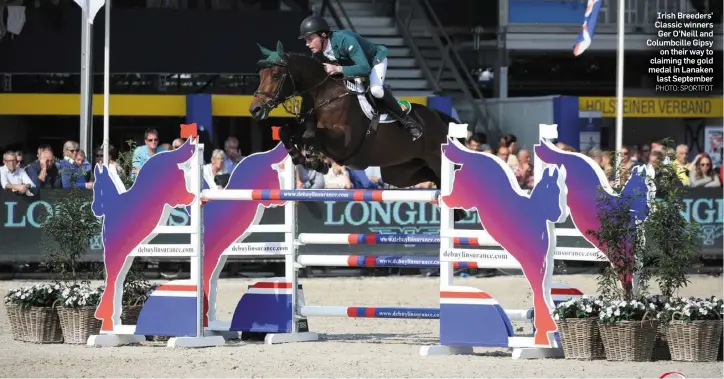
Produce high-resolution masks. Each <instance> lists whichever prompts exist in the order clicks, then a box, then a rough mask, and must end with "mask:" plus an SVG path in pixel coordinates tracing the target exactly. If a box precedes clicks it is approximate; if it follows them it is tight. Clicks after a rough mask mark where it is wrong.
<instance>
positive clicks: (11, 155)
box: [0, 129, 724, 196]
mask: <svg viewBox="0 0 724 379" xmlns="http://www.w3.org/2000/svg"><path fill="white" fill-rule="evenodd" d="M183 143H184V140H183V139H180V138H177V139H174V140H173V141H172V142H171V143H161V141H160V138H159V133H158V131H156V130H154V129H149V130H146V132H145V133H144V140H143V144H141V145H140V146H138V147H136V148H135V150H134V151H133V153H132V154H131V156H132V158H131V162H130V165H127V167H129V169H128V172H125V171H126V170H124V168H123V167H122V166H121V164H117V160H118V159H119V157H118V151H117V150H116V149H115V148H114V147H113V146H110V147H109V167H110V168H111V170H113V171H114V172H117V173H118V174H119V175H125V176H127V177H129V178H130V180H131V181H132V180H133V179H135V176H136V175H137V173H138V171H139V170H140V169H141V167H142V166H143V164H144V163H145V162H146V161H147V160H148V159H149V158H150V157H152V156H153V155H155V154H157V153H159V152H162V151H166V150H172V149H176V148H178V147H179V146H181V145H182V144H183ZM465 145H466V147H467V148H468V149H470V150H474V151H480V152H486V153H490V154H495V155H496V156H497V157H498V158H500V159H501V160H502V161H503V162H505V163H507V164H508V165H509V166H510V168H511V169H512V170H513V172H514V175H515V177H516V179H517V182H518V185H520V187H521V189H532V188H533V184H534V183H533V181H534V178H533V162H532V160H531V151H530V150H528V149H525V148H520V146H518V141H517V138H516V137H515V136H514V135H512V134H506V135H504V136H503V137H502V138H501V139H500V140H499V141H498V143H497V145H496V146H494V147H493V146H491V145H490V144H488V143H487V141H486V138H485V136H484V135H478V134H473V135H471V136H470V137H468V138H467V140H466V141H465ZM556 145H557V146H558V147H559V148H561V149H563V150H566V151H575V149H573V148H572V147H570V146H568V145H566V144H564V143H562V142H557V143H556ZM583 153H586V154H587V155H588V156H589V157H590V158H592V159H593V160H594V161H595V162H596V163H597V164H599V165H600V166H601V168H602V169H603V170H604V172H605V173H606V175H607V177H608V179H609V181H610V182H611V184H613V182H614V180H615V176H616V173H615V172H614V161H615V155H614V152H612V151H602V150H600V149H597V148H593V149H590V150H588V151H584V152H583ZM688 156H689V148H688V146H687V145H678V146H676V148H675V149H673V150H672V149H671V148H669V147H666V146H664V145H662V144H660V143H652V144H650V145H649V144H645V145H636V146H624V147H623V149H622V150H621V165H620V173H621V180H622V181H625V180H626V179H627V178H628V176H629V175H630V174H631V170H632V169H633V168H634V167H636V166H639V165H646V166H647V167H649V168H650V169H652V170H654V171H655V172H656V171H658V169H659V167H660V165H661V164H662V163H667V160H669V159H670V158H669V157H674V158H673V160H674V161H673V163H674V164H675V165H676V167H677V169H678V173H679V179H680V180H681V184H682V185H683V186H688V187H721V186H722V182H724V179H723V178H722V170H721V168H717V169H715V168H714V167H713V163H714V162H713V160H712V158H711V157H710V156H709V155H708V154H707V153H699V154H697V155H696V156H695V157H694V159H693V160H692V161H689V160H688V159H687V158H688ZM242 158H243V156H242V154H241V151H240V149H239V141H238V139H237V138H236V137H233V136H231V137H229V138H227V139H226V141H225V142H224V146H223V149H215V150H213V152H212V154H211V159H210V162H208V163H207V164H205V165H204V166H203V168H202V174H203V178H204V181H205V182H206V184H207V185H208V186H209V187H211V188H223V187H224V186H225V184H226V182H227V181H228V178H229V175H230V173H231V172H232V171H233V169H234V167H235V166H236V164H237V163H239V162H240V161H241V159H242ZM33 159H34V160H33ZM102 161H103V149H102V148H98V149H96V150H95V151H94V152H93V157H92V160H91V161H89V160H88V157H87V155H86V153H85V152H84V151H83V150H80V149H79V144H78V143H77V142H76V141H67V142H65V144H64V145H63V150H62V152H61V154H60V157H57V156H56V155H55V153H54V152H53V149H52V147H50V146H49V145H42V146H40V147H38V149H37V152H36V156H35V157H33V156H31V155H27V154H23V153H22V152H20V151H6V152H5V153H4V154H3V165H2V167H0V184H1V186H2V188H3V189H5V190H8V191H12V192H14V193H16V194H20V195H27V196H33V195H35V194H37V193H38V191H39V190H40V189H58V188H66V189H68V188H79V189H92V188H93V181H94V178H93V170H92V167H93V165H92V164H91V162H93V163H96V162H98V163H100V162H102ZM327 163H328V164H329V165H330V169H329V171H328V172H327V173H326V174H322V173H320V172H317V171H314V170H309V169H306V168H304V167H303V166H301V165H297V166H296V174H297V175H296V177H297V183H296V187H297V188H312V189H323V188H328V189H352V188H355V189H391V188H396V187H395V186H392V185H390V184H388V183H386V182H385V180H384V178H383V177H382V173H381V170H380V168H379V167H368V168H367V169H365V170H352V169H350V168H348V167H345V166H341V165H338V164H337V163H335V162H333V161H331V160H328V161H327ZM412 188H435V184H434V183H432V182H424V183H418V184H416V185H415V186H413V187H412Z"/></svg>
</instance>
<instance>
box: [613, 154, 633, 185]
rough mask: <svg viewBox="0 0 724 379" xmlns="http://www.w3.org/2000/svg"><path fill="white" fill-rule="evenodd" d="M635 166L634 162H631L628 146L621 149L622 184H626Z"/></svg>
mask: <svg viewBox="0 0 724 379" xmlns="http://www.w3.org/2000/svg"><path fill="white" fill-rule="evenodd" d="M633 166H634V165H633V162H631V155H630V154H629V148H628V147H627V146H623V147H621V166H620V167H618V171H619V174H620V175H619V176H620V179H621V182H620V183H626V181H627V180H628V177H629V176H630V175H631V169H632V168H633ZM614 180H615V177H614Z"/></svg>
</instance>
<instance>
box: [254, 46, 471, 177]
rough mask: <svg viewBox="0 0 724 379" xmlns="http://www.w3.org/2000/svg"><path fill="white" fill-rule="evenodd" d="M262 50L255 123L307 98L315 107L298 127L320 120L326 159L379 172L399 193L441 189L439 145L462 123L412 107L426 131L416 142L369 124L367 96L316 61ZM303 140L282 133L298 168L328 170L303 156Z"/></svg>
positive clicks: (319, 145)
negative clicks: (428, 186) (431, 186)
mask: <svg viewBox="0 0 724 379" xmlns="http://www.w3.org/2000/svg"><path fill="white" fill-rule="evenodd" d="M259 48H260V49H261V52H262V54H264V56H265V58H264V59H263V60H260V61H259V62H258V63H259V65H260V66H261V67H262V68H261V69H260V71H259V76H260V82H259V87H258V89H257V90H256V92H255V93H254V99H253V100H252V102H251V105H250V106H249V112H250V113H251V115H252V117H253V118H254V119H255V120H262V119H266V118H267V117H269V113H270V112H271V110H272V109H274V108H276V107H277V106H279V105H283V104H285V103H286V102H287V101H289V100H290V99H292V98H294V97H295V96H302V97H303V98H307V99H310V101H312V102H313V107H312V108H311V110H310V111H309V112H306V114H297V118H298V121H300V122H298V124H302V123H303V122H304V120H305V119H306V118H307V116H309V115H311V114H312V113H314V114H315V116H316V119H317V122H316V137H315V141H314V147H315V148H316V149H317V150H319V151H321V153H322V154H323V155H324V156H326V157H329V158H330V159H332V160H333V161H335V162H337V163H338V164H340V165H344V166H347V167H349V168H351V169H353V170H363V169H365V168H367V167H369V166H379V167H380V170H381V173H382V177H383V178H384V180H385V182H386V183H389V184H391V185H393V186H395V187H400V188H403V187H411V186H414V185H417V184H419V183H423V182H433V183H435V185H436V186H437V188H440V170H441V167H442V155H441V151H440V145H441V144H443V143H444V142H445V141H446V140H447V133H448V125H449V123H451V122H452V123H458V122H457V120H455V119H453V118H452V117H450V116H448V115H446V114H444V113H442V112H439V111H436V110H432V109H430V108H428V107H425V106H423V105H419V104H409V110H408V111H409V112H410V113H409V114H410V115H411V117H413V118H414V119H415V121H416V122H417V123H419V124H420V125H421V126H422V128H423V131H424V134H423V136H422V137H421V138H419V139H418V140H416V141H412V139H411V138H410V136H409V135H408V134H407V132H406V131H405V130H404V128H403V127H402V125H400V124H399V122H397V121H395V122H392V123H383V122H384V121H380V120H378V119H377V118H374V119H373V120H370V118H368V117H367V116H366V114H365V111H364V110H363V109H362V106H361V105H360V101H361V100H360V99H359V95H363V94H364V93H363V92H360V91H356V90H351V89H349V88H348V85H349V84H350V82H348V81H346V80H344V79H341V78H335V77H332V76H329V75H327V73H326V72H325V71H324V67H323V65H322V62H320V61H319V60H317V59H316V58H314V57H311V56H306V55H301V54H294V53H286V52H285V51H284V47H283V46H282V44H281V42H278V43H277V49H276V51H272V50H269V49H266V48H264V47H262V46H259ZM357 89H359V87H357ZM367 93H368V91H367ZM367 98H369V96H367ZM368 101H369V102H370V103H373V100H368ZM404 105H408V104H404ZM285 107H286V106H285ZM378 116H379V115H378ZM299 135H300V133H298V131H297V130H294V129H292V128H291V127H289V126H285V127H282V128H281V130H280V139H281V140H282V143H283V144H284V146H285V147H286V148H287V150H288V151H289V155H290V156H291V157H292V159H293V161H294V164H302V165H304V166H305V167H307V168H312V169H315V170H317V171H322V170H326V169H327V168H326V167H320V166H321V165H320V164H319V163H320V161H321V159H320V158H321V157H318V156H311V154H310V153H307V154H304V152H303V149H302V150H301V151H300V148H299V147H300V146H301V143H302V141H301V139H300V138H298V137H299ZM323 173H324V172H323Z"/></svg>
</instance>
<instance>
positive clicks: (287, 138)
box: [279, 125, 305, 165]
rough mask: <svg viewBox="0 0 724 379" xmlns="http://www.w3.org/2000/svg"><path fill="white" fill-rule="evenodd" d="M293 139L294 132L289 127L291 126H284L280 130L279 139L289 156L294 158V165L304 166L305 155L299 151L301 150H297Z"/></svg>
mask: <svg viewBox="0 0 724 379" xmlns="http://www.w3.org/2000/svg"><path fill="white" fill-rule="evenodd" d="M293 137H294V131H293V130H292V128H290V127H289V125H284V126H282V127H281V128H280V129H279V139H280V140H281V141H282V144H283V145H284V147H285V148H286V149H287V152H288V153H289V156H290V157H292V163H294V164H295V165H298V164H304V161H305V159H304V155H303V154H302V152H301V151H299V149H297V146H296V145H295V144H294V141H293Z"/></svg>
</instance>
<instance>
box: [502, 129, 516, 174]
mask: <svg viewBox="0 0 724 379" xmlns="http://www.w3.org/2000/svg"><path fill="white" fill-rule="evenodd" d="M500 146H505V147H507V148H508V160H507V161H506V162H508V166H510V167H513V168H515V167H517V166H518V157H517V156H516V154H518V138H517V137H516V136H514V135H513V134H506V135H504V136H503V137H502V138H501V139H500Z"/></svg>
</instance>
